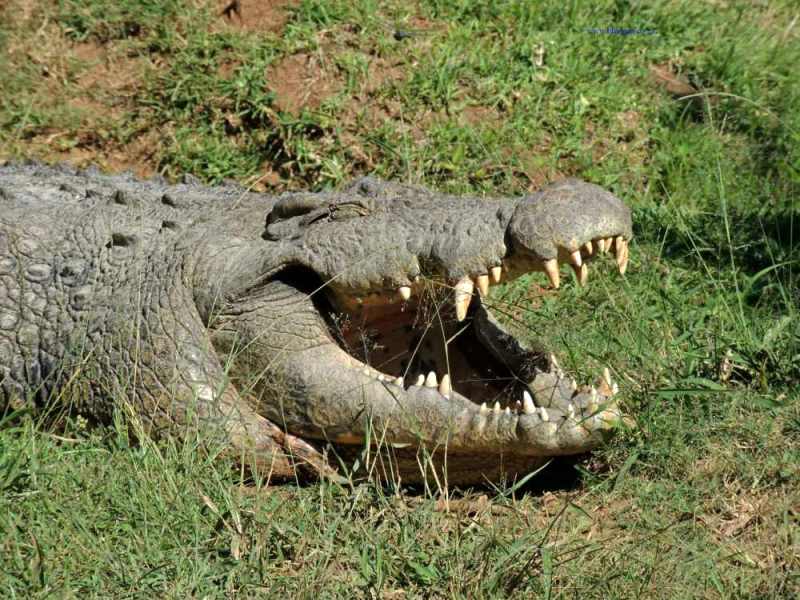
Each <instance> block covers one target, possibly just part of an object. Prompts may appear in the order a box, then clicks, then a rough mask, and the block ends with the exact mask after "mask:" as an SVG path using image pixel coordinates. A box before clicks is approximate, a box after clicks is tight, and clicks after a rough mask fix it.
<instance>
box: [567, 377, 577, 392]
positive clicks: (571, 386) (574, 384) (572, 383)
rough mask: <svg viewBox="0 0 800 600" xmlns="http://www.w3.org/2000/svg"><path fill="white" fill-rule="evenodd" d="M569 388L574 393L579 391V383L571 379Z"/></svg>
mask: <svg viewBox="0 0 800 600" xmlns="http://www.w3.org/2000/svg"><path fill="white" fill-rule="evenodd" d="M569 387H570V389H572V391H573V392H574V391H575V390H577V389H578V382H577V381H575V380H574V379H572V378H571V377H570V379H569Z"/></svg>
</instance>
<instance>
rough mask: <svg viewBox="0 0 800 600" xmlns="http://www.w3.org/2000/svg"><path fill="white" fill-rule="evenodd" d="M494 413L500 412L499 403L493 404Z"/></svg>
mask: <svg viewBox="0 0 800 600" xmlns="http://www.w3.org/2000/svg"><path fill="white" fill-rule="evenodd" d="M494 412H496V413H499V412H500V403H499V402H495V403H494Z"/></svg>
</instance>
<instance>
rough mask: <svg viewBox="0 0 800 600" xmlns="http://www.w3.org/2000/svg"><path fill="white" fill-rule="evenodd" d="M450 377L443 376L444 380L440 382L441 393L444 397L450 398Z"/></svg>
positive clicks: (446, 374) (447, 375)
mask: <svg viewBox="0 0 800 600" xmlns="http://www.w3.org/2000/svg"><path fill="white" fill-rule="evenodd" d="M450 389H451V388H450V375H449V374H448V373H445V374H444V375H442V380H441V381H440V382H439V393H440V394H441V395H442V396H450Z"/></svg>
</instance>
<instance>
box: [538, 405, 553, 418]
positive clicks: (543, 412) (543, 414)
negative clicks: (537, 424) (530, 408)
mask: <svg viewBox="0 0 800 600" xmlns="http://www.w3.org/2000/svg"><path fill="white" fill-rule="evenodd" d="M539 416H540V417H541V418H542V421H549V420H550V415H548V414H547V409H546V408H545V407H544V406H540V407H539Z"/></svg>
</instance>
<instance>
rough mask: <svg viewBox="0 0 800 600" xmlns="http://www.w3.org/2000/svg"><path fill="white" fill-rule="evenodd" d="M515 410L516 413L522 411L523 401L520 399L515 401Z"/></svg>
mask: <svg viewBox="0 0 800 600" xmlns="http://www.w3.org/2000/svg"><path fill="white" fill-rule="evenodd" d="M514 412H516V413H520V412H522V402H520V401H519V400H517V401H516V402H514Z"/></svg>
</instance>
